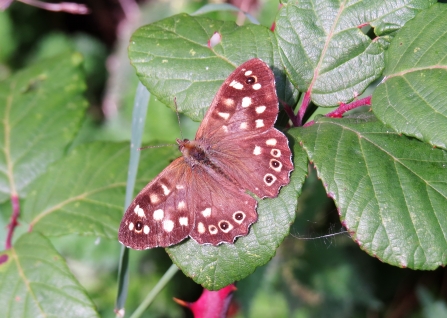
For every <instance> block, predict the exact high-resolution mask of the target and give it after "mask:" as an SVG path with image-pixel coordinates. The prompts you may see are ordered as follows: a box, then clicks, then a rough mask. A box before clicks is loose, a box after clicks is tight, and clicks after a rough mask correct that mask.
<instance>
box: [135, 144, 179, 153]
mask: <svg viewBox="0 0 447 318" xmlns="http://www.w3.org/2000/svg"><path fill="white" fill-rule="evenodd" d="M177 146H178V145H177V144H163V145H157V146H144V147H140V148H138V150H139V151H140V150H143V149H148V148H151V149H152V148H163V147H177Z"/></svg>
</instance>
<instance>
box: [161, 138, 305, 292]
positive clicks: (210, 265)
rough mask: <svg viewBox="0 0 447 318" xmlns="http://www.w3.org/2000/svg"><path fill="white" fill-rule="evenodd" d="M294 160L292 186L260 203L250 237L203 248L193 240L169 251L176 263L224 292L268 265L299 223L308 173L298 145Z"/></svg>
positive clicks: (205, 282) (192, 275)
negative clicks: (297, 216)
mask: <svg viewBox="0 0 447 318" xmlns="http://www.w3.org/2000/svg"><path fill="white" fill-rule="evenodd" d="M293 161H294V169H295V170H294V171H293V173H292V175H291V182H290V184H289V185H288V186H286V187H284V188H283V189H281V192H280V194H279V196H278V197H277V198H275V199H263V200H260V201H259V203H258V208H257V212H258V215H259V217H258V221H257V222H256V223H255V224H253V225H252V226H251V228H250V233H249V234H248V235H247V236H244V237H239V238H238V239H237V240H236V242H235V243H234V244H221V245H220V246H211V245H200V244H198V243H196V242H195V241H194V240H191V239H189V240H187V241H185V242H184V243H180V244H178V245H175V246H174V247H170V248H167V251H168V253H169V255H170V256H171V258H172V260H173V261H174V263H175V264H176V265H177V266H179V267H180V268H181V269H182V271H183V272H184V273H185V274H186V275H187V276H189V277H191V278H192V279H193V280H194V281H195V282H196V283H198V284H201V285H203V286H204V287H205V288H207V289H209V290H218V289H221V288H223V287H225V286H227V285H229V284H231V283H233V282H234V281H237V280H240V279H242V278H245V277H246V276H248V275H250V274H251V273H253V272H254V270H255V269H256V268H257V267H259V266H261V265H264V264H266V263H267V262H268V261H269V260H270V259H271V258H272V257H273V256H274V255H275V252H276V248H277V247H278V246H279V245H280V244H281V242H282V241H283V240H284V238H285V237H286V236H287V235H288V234H289V228H290V225H291V224H292V223H293V221H294V220H295V212H296V206H297V204H298V201H297V200H298V196H299V194H300V193H301V187H302V185H303V183H304V179H305V176H306V174H307V156H306V154H305V152H304V151H303V150H302V149H301V148H300V147H298V146H297V147H294V158H293Z"/></svg>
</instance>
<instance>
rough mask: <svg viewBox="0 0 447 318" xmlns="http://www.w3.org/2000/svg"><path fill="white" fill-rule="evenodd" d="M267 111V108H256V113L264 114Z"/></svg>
mask: <svg viewBox="0 0 447 318" xmlns="http://www.w3.org/2000/svg"><path fill="white" fill-rule="evenodd" d="M265 109H266V107H265V106H258V107H256V113H257V114H262V113H263V112H264V111H265Z"/></svg>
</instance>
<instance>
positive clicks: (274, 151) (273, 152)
mask: <svg viewBox="0 0 447 318" xmlns="http://www.w3.org/2000/svg"><path fill="white" fill-rule="evenodd" d="M270 154H271V155H272V156H273V157H275V158H279V157H281V150H279V149H272V150H270Z"/></svg>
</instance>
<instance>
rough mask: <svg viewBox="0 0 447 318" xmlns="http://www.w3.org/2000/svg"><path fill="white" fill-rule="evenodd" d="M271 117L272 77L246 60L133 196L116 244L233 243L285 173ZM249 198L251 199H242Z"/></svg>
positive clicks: (286, 153) (280, 137)
mask: <svg viewBox="0 0 447 318" xmlns="http://www.w3.org/2000/svg"><path fill="white" fill-rule="evenodd" d="M277 115H278V98H277V96H276V90H275V78H274V75H273V72H272V71H271V70H270V68H269V67H268V65H267V64H266V63H264V62H263V61H262V60H260V59H257V58H254V59H251V60H249V61H247V62H245V63H243V64H242V65H240V66H239V67H238V68H237V69H236V70H235V71H234V72H233V73H231V74H230V76H229V77H228V78H227V79H226V80H225V82H224V83H223V84H222V86H221V87H220V89H219V91H218V92H217V94H216V96H215V97H214V100H213V102H212V103H211V106H210V107H209V109H208V111H207V113H206V115H205V117H204V119H203V121H202V123H201V124H200V127H199V129H198V131H197V133H196V136H195V139H194V140H188V139H184V140H180V139H177V144H178V147H179V150H180V151H181V152H182V155H183V156H182V157H180V158H177V159H176V160H174V161H173V162H172V163H171V164H170V165H169V166H168V167H167V168H165V169H164V170H163V171H162V172H161V173H160V174H159V175H158V176H157V177H156V178H155V179H154V180H152V181H151V182H150V183H149V184H148V185H146V186H145V187H144V188H143V190H141V192H140V193H139V194H138V195H137V196H136V198H135V199H134V200H133V202H132V204H131V205H130V206H129V208H128V209H127V211H126V213H125V214H124V216H123V219H122V221H121V225H120V228H119V235H118V237H119V241H120V242H121V243H122V244H124V245H125V246H127V247H129V248H133V249H137V250H142V249H148V248H153V247H158V246H161V247H167V246H170V245H174V244H177V243H179V242H181V241H183V240H184V239H185V238H186V237H188V236H189V237H191V238H192V239H194V240H195V241H196V242H197V243H199V244H212V245H219V244H221V243H234V241H235V239H236V238H237V237H239V236H245V235H247V234H248V232H249V228H250V225H251V224H253V223H254V222H256V220H257V218H258V215H257V212H256V207H257V201H256V199H255V198H254V197H253V196H252V194H255V195H256V196H257V197H259V198H265V197H268V198H273V197H276V196H277V195H278V192H279V189H280V188H281V187H282V186H284V185H287V184H288V183H289V182H290V179H289V175H290V173H291V171H292V170H293V164H292V160H291V157H292V155H291V151H290V148H289V144H288V140H287V137H286V136H285V135H284V134H283V133H282V132H280V131H279V130H277V129H275V128H274V127H273V124H274V123H275V121H276V117H277ZM249 193H251V194H249Z"/></svg>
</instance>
